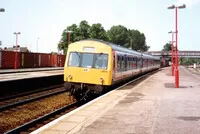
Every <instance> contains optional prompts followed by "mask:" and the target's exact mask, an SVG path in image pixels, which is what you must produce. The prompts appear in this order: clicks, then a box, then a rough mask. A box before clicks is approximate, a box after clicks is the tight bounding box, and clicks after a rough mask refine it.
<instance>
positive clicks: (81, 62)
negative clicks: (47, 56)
mask: <svg viewBox="0 0 200 134" xmlns="http://www.w3.org/2000/svg"><path fill="white" fill-rule="evenodd" d="M68 66H69V67H84V68H96V69H107V66H108V54H103V53H100V54H99V53H98V54H97V53H79V52H70V55H69V61H68Z"/></svg>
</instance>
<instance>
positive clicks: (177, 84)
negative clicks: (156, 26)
mask: <svg viewBox="0 0 200 134" xmlns="http://www.w3.org/2000/svg"><path fill="white" fill-rule="evenodd" d="M178 8H179V9H183V8H186V5H185V4H183V5H181V6H175V5H171V6H169V7H168V9H175V26H176V30H175V31H176V49H175V50H176V51H175V55H176V62H175V63H176V64H175V67H176V68H175V87H176V88H179V70H178Z"/></svg>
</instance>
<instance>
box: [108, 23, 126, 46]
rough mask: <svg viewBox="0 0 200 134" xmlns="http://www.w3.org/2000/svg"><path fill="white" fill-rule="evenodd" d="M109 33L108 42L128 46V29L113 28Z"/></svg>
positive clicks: (122, 27) (119, 26) (120, 26)
mask: <svg viewBox="0 0 200 134" xmlns="http://www.w3.org/2000/svg"><path fill="white" fill-rule="evenodd" d="M107 33H108V40H109V41H110V42H112V43H115V44H117V45H122V46H126V44H127V43H128V42H129V40H128V30H127V28H126V27H124V26H122V25H118V26H112V27H111V28H110V30H108V32H107Z"/></svg>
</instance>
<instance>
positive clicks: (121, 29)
mask: <svg viewBox="0 0 200 134" xmlns="http://www.w3.org/2000/svg"><path fill="white" fill-rule="evenodd" d="M67 31H72V33H70V43H72V42H75V41H79V40H83V39H88V38H92V39H100V40H104V41H110V42H112V43H114V44H117V45H121V46H123V47H126V48H130V49H133V50H136V51H147V50H148V49H149V48H150V47H149V46H147V44H146V37H145V35H144V33H140V32H139V31H138V30H130V29H127V28H126V27H125V26H122V25H117V26H112V27H111V28H110V29H109V30H108V31H107V32H106V31H105V29H104V28H103V26H102V25H101V24H100V23H96V24H92V26H90V25H89V24H88V22H87V21H86V20H83V21H81V22H80V23H79V25H76V24H72V25H71V26H68V27H67V28H66V29H64V30H63V33H62V37H61V42H59V43H58V50H64V53H66V52H67V48H68V45H69V44H68V33H67Z"/></svg>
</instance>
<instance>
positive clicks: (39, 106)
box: [0, 93, 74, 133]
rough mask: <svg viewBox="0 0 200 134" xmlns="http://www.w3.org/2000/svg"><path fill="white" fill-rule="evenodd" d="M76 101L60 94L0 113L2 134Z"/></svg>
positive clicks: (64, 94) (0, 131) (0, 130)
mask: <svg viewBox="0 0 200 134" xmlns="http://www.w3.org/2000/svg"><path fill="white" fill-rule="evenodd" d="M73 101H74V99H73V98H72V97H71V96H68V95H67V93H62V94H58V95H55V96H51V97H49V98H45V99H42V100H38V101H34V102H31V103H28V104H24V105H21V106H18V107H16V108H12V109H10V110H9V111H8V110H7V111H3V112H1V113H0V133H4V132H6V131H8V130H11V129H13V128H15V127H17V126H20V125H23V124H24V123H26V122H29V121H31V120H33V119H36V118H38V117H40V116H42V115H44V114H47V113H50V112H52V111H54V110H56V109H58V108H61V107H63V106H65V105H68V104H70V103H72V102H73Z"/></svg>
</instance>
